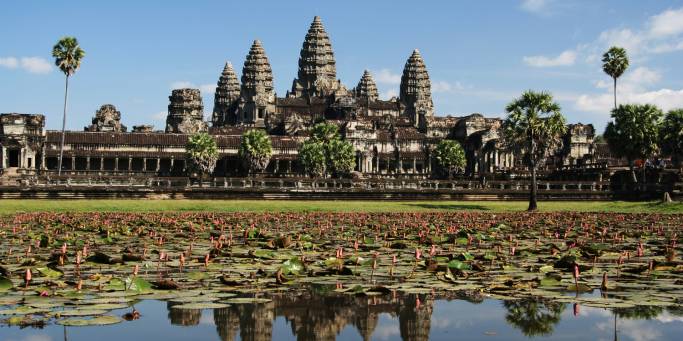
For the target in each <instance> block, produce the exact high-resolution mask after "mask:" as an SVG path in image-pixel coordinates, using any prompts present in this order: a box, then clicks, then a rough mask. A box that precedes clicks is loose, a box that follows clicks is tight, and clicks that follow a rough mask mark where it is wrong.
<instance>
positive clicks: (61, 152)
mask: <svg viewBox="0 0 683 341" xmlns="http://www.w3.org/2000/svg"><path fill="white" fill-rule="evenodd" d="M68 96H69V75H67V76H66V84H65V86H64V113H63V115H62V142H61V143H60V145H59V165H58V170H57V175H60V176H61V175H62V159H63V158H64V131H65V129H66V103H67V101H66V100H67V98H68Z"/></svg>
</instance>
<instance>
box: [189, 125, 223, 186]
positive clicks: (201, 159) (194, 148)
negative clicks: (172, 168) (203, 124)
mask: <svg viewBox="0 0 683 341" xmlns="http://www.w3.org/2000/svg"><path fill="white" fill-rule="evenodd" d="M186 152H187V160H188V169H189V170H190V172H192V173H197V174H198V175H199V177H200V178H203V177H204V175H205V174H211V173H213V169H214V168H216V161H218V146H217V145H216V140H214V139H213V137H211V135H209V134H207V133H201V132H200V133H196V134H194V135H192V136H191V137H190V138H189V140H188V141H187V146H186Z"/></svg>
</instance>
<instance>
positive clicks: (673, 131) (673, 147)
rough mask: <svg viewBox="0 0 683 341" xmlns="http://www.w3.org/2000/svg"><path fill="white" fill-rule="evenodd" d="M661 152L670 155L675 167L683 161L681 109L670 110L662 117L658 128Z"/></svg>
mask: <svg viewBox="0 0 683 341" xmlns="http://www.w3.org/2000/svg"><path fill="white" fill-rule="evenodd" d="M659 141H660V147H661V148H662V154H664V155H665V156H670V157H671V161H672V163H673V164H674V166H675V167H680V165H681V161H683V109H675V110H671V111H669V112H668V113H667V114H666V117H664V121H663V122H662V126H661V129H660V130H659Z"/></svg>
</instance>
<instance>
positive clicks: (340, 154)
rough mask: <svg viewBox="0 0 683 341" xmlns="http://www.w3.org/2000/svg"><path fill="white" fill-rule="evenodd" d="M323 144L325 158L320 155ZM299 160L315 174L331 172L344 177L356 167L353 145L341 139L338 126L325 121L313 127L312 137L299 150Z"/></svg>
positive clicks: (321, 174)
mask: <svg viewBox="0 0 683 341" xmlns="http://www.w3.org/2000/svg"><path fill="white" fill-rule="evenodd" d="M321 146H322V153H323V155H322V156H323V158H321V157H320V156H321V155H320V153H321V150H320V147H321ZM321 159H322V160H321ZM299 160H300V161H301V163H302V164H303V166H304V169H305V170H306V172H307V173H309V174H311V175H313V176H323V175H325V174H327V172H331V173H332V174H333V175H334V176H337V177H343V176H345V175H347V174H349V173H350V172H351V171H353V169H354V168H355V167H356V155H355V151H354V149H353V145H352V144H351V143H349V142H348V141H343V140H342V139H341V134H340V133H339V127H338V126H336V125H334V124H330V123H324V122H323V123H318V124H316V125H315V126H313V129H311V138H310V139H309V140H308V141H306V142H304V144H303V145H302V146H301V149H300V150H299Z"/></svg>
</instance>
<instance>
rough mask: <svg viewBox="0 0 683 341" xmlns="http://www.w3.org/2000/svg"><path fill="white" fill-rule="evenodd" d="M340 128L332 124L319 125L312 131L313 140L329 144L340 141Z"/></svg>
mask: <svg viewBox="0 0 683 341" xmlns="http://www.w3.org/2000/svg"><path fill="white" fill-rule="evenodd" d="M340 138H341V135H340V134H339V127H338V126H337V125H335V124H331V123H324V122H323V123H318V124H316V125H314V126H313V129H312V130H311V139H313V140H314V141H317V142H323V143H327V142H330V141H332V140H339V139H340Z"/></svg>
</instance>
